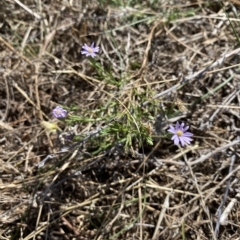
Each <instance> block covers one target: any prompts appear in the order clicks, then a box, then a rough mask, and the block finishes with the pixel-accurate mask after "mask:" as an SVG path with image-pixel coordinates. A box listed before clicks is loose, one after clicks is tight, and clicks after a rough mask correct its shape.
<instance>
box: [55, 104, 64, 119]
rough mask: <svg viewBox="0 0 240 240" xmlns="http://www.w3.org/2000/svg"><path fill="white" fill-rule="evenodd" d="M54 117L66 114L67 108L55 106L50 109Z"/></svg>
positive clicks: (62, 116) (61, 116)
mask: <svg viewBox="0 0 240 240" xmlns="http://www.w3.org/2000/svg"><path fill="white" fill-rule="evenodd" d="M52 113H53V116H54V117H55V118H65V117H66V116H67V110H65V109H63V108H61V107H59V106H57V107H55V108H54V109H53V110H52Z"/></svg>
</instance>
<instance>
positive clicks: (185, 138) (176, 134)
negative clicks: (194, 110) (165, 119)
mask: <svg viewBox="0 0 240 240" xmlns="http://www.w3.org/2000/svg"><path fill="white" fill-rule="evenodd" d="M188 128H189V127H188V126H186V127H184V123H182V124H179V123H178V122H177V123H176V126H175V127H174V126H172V125H170V129H169V130H168V132H170V133H172V134H173V136H172V138H171V140H173V141H174V144H175V145H178V144H179V142H180V143H181V144H182V146H183V147H184V145H185V144H186V145H187V144H190V142H191V141H192V140H193V139H192V138H191V137H192V136H193V134H192V133H190V132H187V130H188Z"/></svg>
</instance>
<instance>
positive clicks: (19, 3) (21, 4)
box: [13, 0, 41, 20]
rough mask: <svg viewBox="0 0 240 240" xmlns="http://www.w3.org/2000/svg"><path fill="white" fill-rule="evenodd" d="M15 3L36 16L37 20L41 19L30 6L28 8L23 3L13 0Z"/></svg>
mask: <svg viewBox="0 0 240 240" xmlns="http://www.w3.org/2000/svg"><path fill="white" fill-rule="evenodd" d="M13 1H14V2H15V3H17V4H18V5H19V6H20V7H22V8H23V9H24V10H26V11H27V12H29V13H30V14H32V15H33V16H34V17H35V18H37V19H38V20H41V16H39V15H38V14H37V13H35V12H33V11H32V10H31V9H30V8H28V7H27V6H26V5H24V4H23V3H21V2H20V1H18V0H13Z"/></svg>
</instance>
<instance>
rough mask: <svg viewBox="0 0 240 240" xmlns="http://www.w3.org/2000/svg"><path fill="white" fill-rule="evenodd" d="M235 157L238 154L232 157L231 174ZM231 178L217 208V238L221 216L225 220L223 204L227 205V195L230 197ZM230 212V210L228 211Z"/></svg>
mask: <svg viewBox="0 0 240 240" xmlns="http://www.w3.org/2000/svg"><path fill="white" fill-rule="evenodd" d="M235 159H236V155H233V156H232V157H231V164H230V166H229V171H228V173H229V174H230V173H231V172H232V170H233V165H234V162H235ZM230 180H231V178H229V179H228V180H227V186H226V190H225V193H224V195H223V199H222V202H221V204H220V206H219V208H218V210H217V213H216V215H217V218H218V219H217V223H216V227H215V231H214V233H215V237H216V239H217V238H218V233H219V228H220V224H221V223H220V218H221V222H223V219H222V211H223V206H224V205H225V203H226V200H227V197H228V192H229V189H230ZM228 213H229V211H228ZM226 217H227V214H225V217H224V219H226Z"/></svg>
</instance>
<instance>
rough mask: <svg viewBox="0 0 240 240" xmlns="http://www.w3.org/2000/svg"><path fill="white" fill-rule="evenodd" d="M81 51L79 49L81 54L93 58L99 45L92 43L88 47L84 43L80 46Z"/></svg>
mask: <svg viewBox="0 0 240 240" xmlns="http://www.w3.org/2000/svg"><path fill="white" fill-rule="evenodd" d="M82 49H83V51H81V54H83V55H86V56H87V57H88V56H91V57H92V58H94V57H95V56H96V53H97V52H98V51H99V47H94V43H92V45H91V46H90V47H89V46H88V45H87V44H86V43H85V44H84V46H83V47H82Z"/></svg>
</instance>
